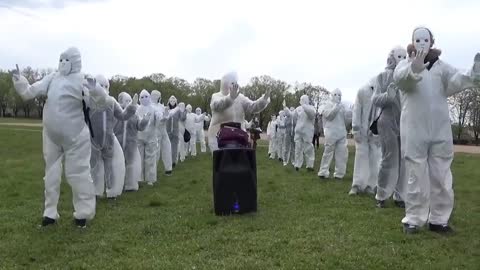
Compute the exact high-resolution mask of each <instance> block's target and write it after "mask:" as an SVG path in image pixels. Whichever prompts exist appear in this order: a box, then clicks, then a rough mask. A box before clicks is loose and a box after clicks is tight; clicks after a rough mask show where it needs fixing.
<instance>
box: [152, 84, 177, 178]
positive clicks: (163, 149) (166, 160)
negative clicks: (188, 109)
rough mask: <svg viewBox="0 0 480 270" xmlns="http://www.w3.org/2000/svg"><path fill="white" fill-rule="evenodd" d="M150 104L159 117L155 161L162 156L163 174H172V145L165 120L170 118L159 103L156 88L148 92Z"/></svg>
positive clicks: (159, 97)
mask: <svg viewBox="0 0 480 270" xmlns="http://www.w3.org/2000/svg"><path fill="white" fill-rule="evenodd" d="M150 98H151V101H152V105H153V107H154V108H155V110H156V112H157V114H158V116H159V119H158V121H157V122H156V130H157V139H158V145H157V155H156V156H157V162H158V161H159V160H160V158H162V163H163V168H164V169H165V175H167V176H168V175H171V174H172V145H171V143H170V138H169V137H168V133H167V121H168V119H169V118H170V114H169V112H168V110H167V109H166V108H165V106H163V105H162V104H161V103H160V100H161V98H162V94H161V93H160V91H158V90H152V93H151V94H150Z"/></svg>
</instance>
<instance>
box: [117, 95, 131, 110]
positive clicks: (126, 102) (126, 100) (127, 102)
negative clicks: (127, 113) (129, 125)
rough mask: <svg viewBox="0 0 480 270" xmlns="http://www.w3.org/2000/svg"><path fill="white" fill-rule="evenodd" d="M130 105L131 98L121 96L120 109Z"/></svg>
mask: <svg viewBox="0 0 480 270" xmlns="http://www.w3.org/2000/svg"><path fill="white" fill-rule="evenodd" d="M130 103H132V98H131V97H129V96H123V98H122V101H121V103H120V106H122V109H125V108H126V107H127V106H128V105H130Z"/></svg>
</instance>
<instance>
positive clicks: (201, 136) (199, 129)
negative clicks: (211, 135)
mask: <svg viewBox="0 0 480 270" xmlns="http://www.w3.org/2000/svg"><path fill="white" fill-rule="evenodd" d="M195 114H196V115H197V117H201V115H203V116H204V118H203V121H201V122H197V123H195V127H196V135H197V136H196V138H195V151H196V149H197V142H199V143H200V151H201V152H202V153H205V152H207V145H206V143H205V131H204V130H203V123H204V122H205V121H207V122H208V121H210V118H209V117H208V116H206V115H205V114H202V109H200V108H196V109H195Z"/></svg>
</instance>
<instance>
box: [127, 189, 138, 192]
mask: <svg viewBox="0 0 480 270" xmlns="http://www.w3.org/2000/svg"><path fill="white" fill-rule="evenodd" d="M135 191H137V190H135V189H125V191H124V192H135Z"/></svg>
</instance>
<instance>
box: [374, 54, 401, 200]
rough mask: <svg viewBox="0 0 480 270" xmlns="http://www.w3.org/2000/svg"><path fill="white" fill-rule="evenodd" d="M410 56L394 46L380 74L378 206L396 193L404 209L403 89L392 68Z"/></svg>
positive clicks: (377, 96) (377, 93)
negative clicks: (401, 130) (401, 137)
mask: <svg viewBox="0 0 480 270" xmlns="http://www.w3.org/2000/svg"><path fill="white" fill-rule="evenodd" d="M406 58H407V51H406V50H405V49H404V48H402V47H395V48H394V49H392V50H391V51H390V53H389V56H388V60H387V67H386V69H385V71H383V72H382V73H380V74H379V75H378V76H377V82H376V85H377V86H376V89H375V94H374V95H373V98H372V101H373V105H374V106H376V107H378V108H380V110H381V112H380V116H378V124H377V129H378V135H379V136H380V141H381V145H382V148H381V149H382V161H381V164H380V171H379V173H378V184H377V194H376V195H375V199H376V200H377V207H379V208H384V207H385V201H386V200H387V199H388V198H390V197H391V196H392V194H393V200H394V203H395V205H396V206H398V207H401V208H405V203H404V199H403V197H404V196H405V193H404V191H405V186H406V184H407V183H406V180H405V165H404V161H403V158H402V157H401V148H400V145H401V143H400V115H401V111H402V105H401V103H400V102H401V101H400V91H399V90H398V87H397V86H396V85H395V84H394V83H392V82H393V71H394V70H395V67H396V66H397V65H398V63H399V62H400V61H402V60H404V59H406Z"/></svg>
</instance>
